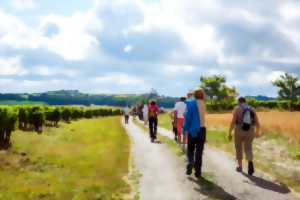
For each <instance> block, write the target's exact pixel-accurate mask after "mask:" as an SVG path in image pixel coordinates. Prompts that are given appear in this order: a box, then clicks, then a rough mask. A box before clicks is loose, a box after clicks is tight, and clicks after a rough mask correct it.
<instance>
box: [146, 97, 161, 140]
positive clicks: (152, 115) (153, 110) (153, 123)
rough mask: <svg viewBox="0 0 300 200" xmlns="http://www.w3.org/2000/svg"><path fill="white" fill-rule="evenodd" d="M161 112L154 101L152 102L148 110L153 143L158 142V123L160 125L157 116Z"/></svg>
mask: <svg viewBox="0 0 300 200" xmlns="http://www.w3.org/2000/svg"><path fill="white" fill-rule="evenodd" d="M159 112H160V110H159V107H158V106H157V105H156V102H155V101H154V100H153V101H151V102H150V105H149V108H148V115H149V118H148V120H149V132H150V138H151V142H154V141H155V140H156V134H157V123H158V119H157V116H158V114H159Z"/></svg>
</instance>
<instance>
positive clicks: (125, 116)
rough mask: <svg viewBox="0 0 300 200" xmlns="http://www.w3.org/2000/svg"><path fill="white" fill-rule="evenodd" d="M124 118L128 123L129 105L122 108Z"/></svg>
mask: <svg viewBox="0 0 300 200" xmlns="http://www.w3.org/2000/svg"><path fill="white" fill-rule="evenodd" d="M123 113H124V118H125V124H128V123H129V114H130V108H129V106H126V107H125V108H124V110H123Z"/></svg>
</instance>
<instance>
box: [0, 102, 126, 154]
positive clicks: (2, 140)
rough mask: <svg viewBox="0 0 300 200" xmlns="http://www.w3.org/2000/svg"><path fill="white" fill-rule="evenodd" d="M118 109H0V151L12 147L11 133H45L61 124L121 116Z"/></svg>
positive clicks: (19, 107) (38, 107)
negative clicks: (19, 131)
mask: <svg viewBox="0 0 300 200" xmlns="http://www.w3.org/2000/svg"><path fill="white" fill-rule="evenodd" d="M121 114H122V110H121V109H118V108H113V109H112V108H96V107H95V108H82V107H55V106H2V107H0V149H7V148H9V147H10V146H11V140H10V136H11V133H12V132H13V131H14V130H16V129H17V128H18V129H20V130H23V131H36V132H37V133H38V134H41V133H42V132H43V127H44V126H51V127H58V125H59V122H61V121H63V122H67V123H70V122H71V121H72V120H78V119H82V118H87V119H90V118H93V117H100V116H114V115H121Z"/></svg>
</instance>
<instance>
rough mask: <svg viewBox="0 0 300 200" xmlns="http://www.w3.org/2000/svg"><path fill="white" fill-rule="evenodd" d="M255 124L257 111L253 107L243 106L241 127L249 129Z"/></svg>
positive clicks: (245, 129)
mask: <svg viewBox="0 0 300 200" xmlns="http://www.w3.org/2000/svg"><path fill="white" fill-rule="evenodd" d="M254 124H255V113H254V111H253V109H252V108H251V107H247V108H243V115H242V124H241V128H242V130H244V131H249V130H250V128H251V126H253V125H254Z"/></svg>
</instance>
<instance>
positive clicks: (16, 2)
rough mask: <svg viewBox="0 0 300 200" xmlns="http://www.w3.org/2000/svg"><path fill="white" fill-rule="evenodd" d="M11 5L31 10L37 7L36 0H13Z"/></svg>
mask: <svg viewBox="0 0 300 200" xmlns="http://www.w3.org/2000/svg"><path fill="white" fill-rule="evenodd" d="M11 5H12V6H13V8H15V9H16V10H31V9H34V8H35V7H36V2H35V1H34V0H12V2H11Z"/></svg>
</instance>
